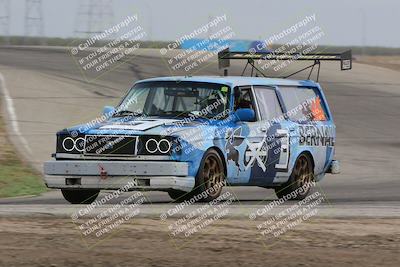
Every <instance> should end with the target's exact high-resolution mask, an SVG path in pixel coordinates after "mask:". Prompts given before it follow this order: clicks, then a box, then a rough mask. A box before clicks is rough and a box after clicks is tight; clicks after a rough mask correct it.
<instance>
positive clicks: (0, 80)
mask: <svg viewBox="0 0 400 267" xmlns="http://www.w3.org/2000/svg"><path fill="white" fill-rule="evenodd" d="M0 89H2V90H3V95H4V100H5V102H6V109H7V112H8V116H9V117H10V121H11V127H12V130H13V131H14V134H15V135H16V136H17V137H18V138H19V139H20V142H21V144H22V145H23V147H24V148H25V149H26V151H27V152H28V153H29V154H30V155H33V153H32V150H31V148H30V147H29V144H28V141H27V140H26V139H25V137H24V136H23V135H22V134H21V131H20V129H19V125H18V119H17V114H16V113H15V108H14V102H13V100H12V98H11V96H10V93H9V92H8V90H7V87H6V81H5V79H4V76H3V75H2V74H1V73H0Z"/></svg>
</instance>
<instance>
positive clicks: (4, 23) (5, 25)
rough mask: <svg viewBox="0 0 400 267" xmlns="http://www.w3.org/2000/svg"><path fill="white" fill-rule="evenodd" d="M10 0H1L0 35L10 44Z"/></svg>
mask: <svg viewBox="0 0 400 267" xmlns="http://www.w3.org/2000/svg"><path fill="white" fill-rule="evenodd" d="M10 14H11V12H10V0H0V36H4V38H5V43H6V44H8V42H9V36H10Z"/></svg>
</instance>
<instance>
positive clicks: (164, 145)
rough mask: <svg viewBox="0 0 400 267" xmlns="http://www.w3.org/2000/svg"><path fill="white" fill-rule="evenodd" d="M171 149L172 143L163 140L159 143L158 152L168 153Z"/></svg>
mask: <svg viewBox="0 0 400 267" xmlns="http://www.w3.org/2000/svg"><path fill="white" fill-rule="evenodd" d="M170 149H171V143H170V142H169V141H168V140H167V139H161V140H160V141H159V142H158V150H159V151H160V152H161V153H168V152H169V150H170Z"/></svg>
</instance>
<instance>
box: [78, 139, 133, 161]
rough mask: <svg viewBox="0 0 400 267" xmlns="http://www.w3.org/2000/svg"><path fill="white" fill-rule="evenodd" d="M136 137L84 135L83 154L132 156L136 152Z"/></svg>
mask: <svg viewBox="0 0 400 267" xmlns="http://www.w3.org/2000/svg"><path fill="white" fill-rule="evenodd" d="M137 139H138V137H137V136H124V135H118V136H116V135H86V136H85V149H84V154H87V155H110V156H117V155H118V156H132V155H136V152H137V143H138V141H137Z"/></svg>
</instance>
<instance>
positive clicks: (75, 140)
mask: <svg viewBox="0 0 400 267" xmlns="http://www.w3.org/2000/svg"><path fill="white" fill-rule="evenodd" d="M85 142H86V141H85V136H84V135H79V136H77V137H72V136H70V135H66V134H61V135H57V149H56V152H57V153H70V154H81V153H84V150H85Z"/></svg>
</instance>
